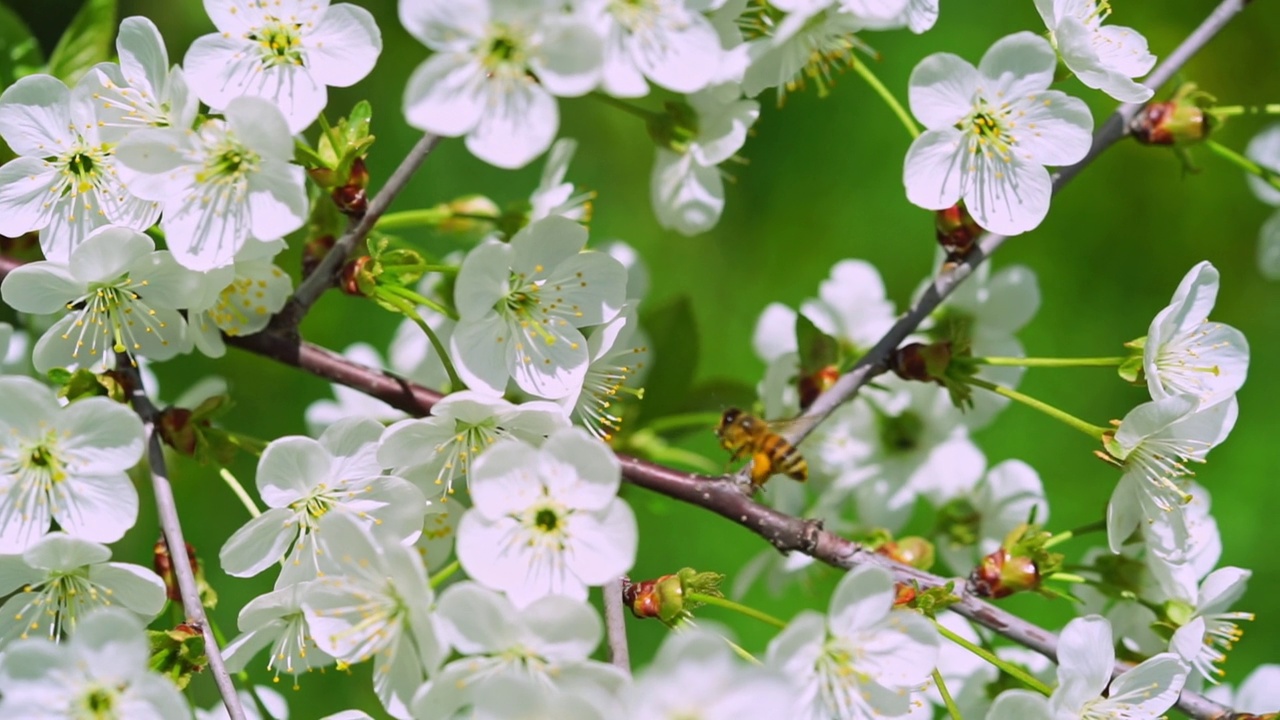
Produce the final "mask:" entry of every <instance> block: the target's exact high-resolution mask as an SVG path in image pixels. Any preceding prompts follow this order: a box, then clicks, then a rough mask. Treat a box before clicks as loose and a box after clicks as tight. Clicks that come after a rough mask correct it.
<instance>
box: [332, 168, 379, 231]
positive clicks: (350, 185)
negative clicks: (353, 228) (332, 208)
mask: <svg viewBox="0 0 1280 720" xmlns="http://www.w3.org/2000/svg"><path fill="white" fill-rule="evenodd" d="M368 186H369V169H368V168H367V167H365V164H364V159H363V158H356V159H355V160H353V161H352V162H351V174H350V175H349V176H348V177H347V182H346V183H344V184H343V185H341V186H339V187H336V188H334V189H333V192H331V193H330V194H329V196H330V197H331V198H333V202H334V204H335V205H337V206H338V210H340V211H341V212H342V214H343V215H347V216H349V217H355V218H361V217H364V214H365V213H366V212H368V210H369V196H368V194H367V192H366V190H365V188H367V187H368Z"/></svg>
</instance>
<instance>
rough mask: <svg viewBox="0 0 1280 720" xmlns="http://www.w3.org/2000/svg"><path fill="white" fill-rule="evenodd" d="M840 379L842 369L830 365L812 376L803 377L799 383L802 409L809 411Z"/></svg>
mask: <svg viewBox="0 0 1280 720" xmlns="http://www.w3.org/2000/svg"><path fill="white" fill-rule="evenodd" d="M839 379H840V369H839V368H837V367H836V366H835V365H828V366H826V367H824V368H822V369H821V370H818V371H817V372H815V373H812V374H810V375H803V376H801V378H800V381H799V390H800V409H801V410H807V409H808V408H809V406H810V405H812V404H813V401H814V400H817V399H818V396H819V395H821V394H822V393H824V392H826V391H827V390H830V389H831V386H832V385H835V384H836V380H839Z"/></svg>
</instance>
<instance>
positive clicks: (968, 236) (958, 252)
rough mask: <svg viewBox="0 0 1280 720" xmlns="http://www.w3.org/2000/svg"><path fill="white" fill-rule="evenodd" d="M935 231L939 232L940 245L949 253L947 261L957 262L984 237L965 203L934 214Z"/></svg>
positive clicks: (959, 203)
mask: <svg viewBox="0 0 1280 720" xmlns="http://www.w3.org/2000/svg"><path fill="white" fill-rule="evenodd" d="M933 225H934V229H935V230H936V232H937V237H938V244H939V245H941V246H942V249H943V250H946V251H947V261H948V262H956V261H959V260H960V259H962V258H963V257H964V256H965V255H968V254H969V251H970V250H972V249H973V244H974V243H975V242H977V240H978V238H979V237H981V235H982V228H981V227H980V226H979V225H978V223H977V222H976V221H975V220H974V219H973V216H972V215H970V214H969V211H968V210H967V209H966V208H965V206H964V202H963V201H961V202H958V203H956V204H955V205H952V206H951V207H949V208H946V209H943V210H939V211H937V212H936V213H935V214H934V218H933Z"/></svg>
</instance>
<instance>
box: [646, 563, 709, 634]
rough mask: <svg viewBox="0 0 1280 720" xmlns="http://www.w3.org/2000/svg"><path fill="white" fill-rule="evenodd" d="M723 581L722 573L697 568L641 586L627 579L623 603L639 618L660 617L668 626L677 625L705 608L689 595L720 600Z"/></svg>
mask: <svg viewBox="0 0 1280 720" xmlns="http://www.w3.org/2000/svg"><path fill="white" fill-rule="evenodd" d="M723 580H724V576H723V575H720V574H719V573H713V572H698V571H696V570H694V569H693V568H682V569H681V570H680V572H678V573H676V574H674V575H663V576H661V577H658V578H655V579H653V580H642V581H640V582H638V583H633V582H631V578H625V577H624V578H623V579H622V601H623V602H624V603H625V604H626V605H627V607H629V608H631V614H632V615H635V616H636V617H638V618H642V619H647V618H657V619H658V620H661V621H662V623H663V624H665V625H669V626H674V625H677V624H679V623H680V622H681V621H683V620H685V619H686V618H689V617H692V612H691V611H692V610H694V609H696V608H698V607H699V606H701V605H702V603H700V602H697V601H696V600H691V599H690V598H689V595H708V596H714V597H720V596H721V593H720V583H721V582H722V581H723Z"/></svg>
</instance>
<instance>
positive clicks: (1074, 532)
mask: <svg viewBox="0 0 1280 720" xmlns="http://www.w3.org/2000/svg"><path fill="white" fill-rule="evenodd" d="M1106 529H1107V521H1106V520H1098V521H1097V522H1091V523H1089V524H1088V525H1081V526H1080V527H1078V528H1072V529H1070V530H1064V531H1062V532H1060V533H1058V534H1057V535H1054V536H1053V537H1051V538H1049V539H1048V540H1045V541H1044V547H1045V549H1046V550H1047V549H1048V548H1051V547H1053V546H1054V545H1057V544H1058V543H1063V542H1066V541H1068V540H1070V539H1071V538H1073V537H1079V536H1081V535H1087V534H1089V533H1095V532H1101V531H1103V530H1106Z"/></svg>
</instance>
